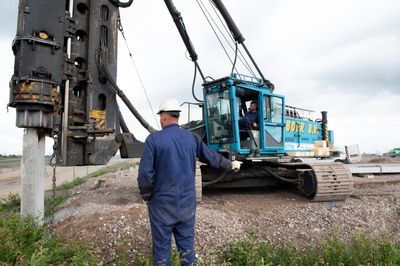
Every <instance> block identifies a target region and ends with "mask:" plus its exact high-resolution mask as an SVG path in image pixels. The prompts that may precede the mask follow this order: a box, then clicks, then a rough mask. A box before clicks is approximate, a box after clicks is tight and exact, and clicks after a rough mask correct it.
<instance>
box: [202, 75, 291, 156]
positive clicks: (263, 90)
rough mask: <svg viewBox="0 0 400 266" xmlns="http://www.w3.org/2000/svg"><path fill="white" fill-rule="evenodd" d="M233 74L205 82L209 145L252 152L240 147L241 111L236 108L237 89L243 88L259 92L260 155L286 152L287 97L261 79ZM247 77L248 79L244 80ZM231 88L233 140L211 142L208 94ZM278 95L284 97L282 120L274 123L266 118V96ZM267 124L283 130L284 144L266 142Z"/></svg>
mask: <svg viewBox="0 0 400 266" xmlns="http://www.w3.org/2000/svg"><path fill="white" fill-rule="evenodd" d="M238 77H239V76H238V75H232V76H230V77H226V78H223V79H220V80H217V81H215V82H212V83H211V84H205V87H204V94H203V95H204V108H203V110H204V118H205V125H206V136H207V143H208V146H209V147H210V148H211V149H213V150H215V151H218V152H226V153H236V154H242V155H248V154H251V153H252V151H251V150H250V149H242V148H241V147H240V136H239V122H238V121H239V112H238V110H237V109H236V107H237V106H238V105H237V104H238V103H237V101H236V93H235V92H236V89H237V88H242V89H245V90H252V91H255V92H257V93H258V103H259V112H258V115H259V121H263V122H260V125H259V131H260V149H259V154H260V155H281V154H284V153H285V152H286V151H285V130H284V129H285V122H286V121H285V97H284V96H282V95H278V94H274V93H271V91H270V89H269V87H268V86H267V85H264V84H262V82H261V81H260V80H257V79H254V78H250V79H251V80H248V78H249V77H245V76H240V78H238ZM242 78H245V79H246V80H243V79H242ZM224 90H229V101H230V107H231V119H232V121H233V123H232V127H233V128H232V130H233V137H234V138H233V142H231V143H224V144H211V143H210V141H209V140H210V136H209V129H208V115H207V98H206V97H207V95H208V94H212V93H217V92H220V91H224ZM265 96H270V97H277V98H280V99H282V114H281V117H282V121H281V123H272V122H266V121H265V120H264V114H265V110H263V106H264V97H265ZM265 125H270V126H275V127H279V128H280V130H281V135H282V142H281V143H282V145H281V146H267V143H265V142H266V141H265Z"/></svg>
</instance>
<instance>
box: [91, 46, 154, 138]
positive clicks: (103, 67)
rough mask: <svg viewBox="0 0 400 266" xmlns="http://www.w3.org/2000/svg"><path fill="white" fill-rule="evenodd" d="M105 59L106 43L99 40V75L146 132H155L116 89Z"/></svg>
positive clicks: (97, 59)
mask: <svg viewBox="0 0 400 266" xmlns="http://www.w3.org/2000/svg"><path fill="white" fill-rule="evenodd" d="M107 58H108V56H107V47H106V41H105V40H101V41H100V48H99V50H98V54H97V56H96V63H97V67H98V68H99V71H100V73H101V74H102V75H103V76H104V77H105V78H106V79H107V80H108V81H109V82H110V83H111V85H112V87H113V88H114V90H115V92H116V93H117V95H118V96H119V97H120V98H121V100H122V101H123V102H124V103H125V105H126V106H127V107H128V109H129V110H130V111H131V113H132V114H133V115H134V116H135V117H136V119H137V120H138V121H139V123H140V124H141V125H142V126H143V127H144V128H145V129H147V131H149V132H150V133H151V132H154V131H156V129H154V128H153V127H152V126H151V125H150V124H149V123H148V122H147V121H146V120H145V119H144V118H143V116H142V115H141V114H140V113H139V112H138V111H137V110H136V108H135V107H134V106H133V104H132V103H131V101H129V99H128V97H126V95H125V93H124V92H123V91H122V90H121V89H120V88H119V87H118V85H117V83H116V82H115V80H114V79H113V78H112V76H111V75H110V72H109V71H108V68H107Z"/></svg>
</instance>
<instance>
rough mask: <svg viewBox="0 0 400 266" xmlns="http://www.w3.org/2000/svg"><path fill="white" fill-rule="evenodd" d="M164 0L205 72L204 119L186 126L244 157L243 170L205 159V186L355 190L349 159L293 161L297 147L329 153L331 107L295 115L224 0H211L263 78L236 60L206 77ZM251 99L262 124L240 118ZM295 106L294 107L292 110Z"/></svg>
mask: <svg viewBox="0 0 400 266" xmlns="http://www.w3.org/2000/svg"><path fill="white" fill-rule="evenodd" d="M164 2H165V4H166V5H167V7H168V10H169V12H170V14H171V16H172V18H173V21H174V22H175V25H176V26H177V29H178V32H179V33H180V35H181V37H182V40H183V42H184V44H185V46H186V48H187V50H188V53H189V55H190V57H191V59H192V61H193V62H194V65H195V69H196V70H197V71H198V72H199V73H200V75H201V77H202V78H203V101H202V103H201V104H202V106H203V121H202V122H201V123H200V124H196V123H189V124H188V125H187V128H189V129H191V130H193V131H196V132H197V133H199V134H201V135H203V137H204V140H205V142H206V143H207V145H208V146H209V147H210V148H211V149H213V150H215V151H218V152H220V153H221V154H223V155H224V156H226V157H227V158H230V159H231V160H240V161H242V162H243V164H242V167H241V169H240V171H238V172H229V173H228V172H220V171H219V170H215V169H212V168H210V167H208V166H206V165H202V166H201V180H202V185H203V187H204V186H213V187H251V186H269V185H277V184H279V183H285V184H291V185H293V186H295V187H297V188H298V189H299V190H300V191H301V192H302V193H303V194H304V195H306V196H307V197H309V198H311V199H313V200H317V201H330V200H343V199H345V198H346V197H347V196H348V195H350V194H351V193H352V188H353V180H352V175H351V173H350V171H349V170H348V169H347V167H346V166H345V165H344V164H342V163H312V164H311V163H308V164H306V163H301V162H294V161H293V159H295V156H293V152H294V153H299V152H303V153H307V152H308V153H310V154H311V152H312V153H314V155H313V156H315V155H316V156H317V157H327V156H329V150H328V147H327V143H328V141H329V138H331V139H332V138H333V133H332V132H330V133H329V131H328V129H327V119H326V112H325V113H323V117H322V119H321V121H310V120H309V119H307V118H304V117H301V116H296V112H295V110H293V108H290V107H288V108H286V106H285V97H284V96H282V95H279V94H275V93H274V85H273V84H272V83H271V82H270V81H269V80H267V79H266V78H265V77H264V75H263V73H262V72H261V70H260V68H259V67H258V65H257V64H256V62H255V60H254V58H253V57H252V56H251V54H250V52H249V50H248V49H247V47H246V45H245V44H244V40H245V39H244V37H243V35H242V34H241V33H240V31H239V29H238V28H237V26H236V24H235V23H234V21H233V19H232V17H231V16H230V14H229V12H228V11H227V9H226V8H225V6H224V4H223V3H222V1H221V0H212V1H210V2H211V3H212V5H213V6H214V7H215V8H216V9H217V10H218V11H219V12H220V14H221V16H222V17H223V19H224V20H225V23H226V25H227V27H228V28H229V31H230V33H231V35H232V39H234V40H235V45H236V58H235V62H236V59H237V56H238V45H241V47H243V49H244V51H245V53H246V55H247V57H248V58H249V60H250V61H251V63H252V64H253V66H254V68H255V69H256V72H257V73H258V76H259V78H258V77H256V76H255V75H253V76H251V77H250V76H245V75H242V74H239V73H234V71H233V70H234V69H235V62H234V63H233V67H232V73H231V74H230V75H229V76H227V77H224V78H220V79H211V80H209V79H207V78H206V77H205V76H204V75H203V72H202V71H201V69H200V67H199V64H198V62H197V54H196V52H195V50H194V47H193V45H192V42H191V40H190V39H189V36H188V34H187V32H186V27H185V25H184V23H183V19H182V16H181V14H180V12H178V11H177V10H176V8H175V6H174V4H173V2H172V1H171V0H164ZM192 90H193V88H192ZM192 92H193V91H192ZM193 96H194V93H193ZM194 97H195V96H194ZM195 98H196V97H195ZM196 99H197V98H196ZM251 102H256V103H257V105H258V119H256V120H257V121H256V123H255V124H256V125H257V126H256V127H243V126H242V125H243V123H241V120H242V119H244V117H245V116H246V113H247V109H248V107H249V106H250V104H251ZM291 111H294V112H292V115H290V113H291ZM257 122H258V123H257ZM292 127H293V130H292ZM287 128H289V130H286V129H287ZM329 136H330V137H329ZM316 143H318V144H321V145H315V144H316ZM315 146H317V147H315Z"/></svg>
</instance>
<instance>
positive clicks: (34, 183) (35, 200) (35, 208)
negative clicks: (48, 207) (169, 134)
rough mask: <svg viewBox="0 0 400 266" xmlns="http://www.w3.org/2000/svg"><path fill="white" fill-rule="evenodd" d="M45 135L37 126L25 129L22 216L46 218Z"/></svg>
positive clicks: (37, 219)
mask: <svg viewBox="0 0 400 266" xmlns="http://www.w3.org/2000/svg"><path fill="white" fill-rule="evenodd" d="M45 139H46V137H45V135H44V134H43V133H42V132H40V130H38V129H36V128H26V129H24V137H23V150H22V161H21V217H29V216H31V217H33V218H34V219H35V220H36V222H37V223H38V224H43V218H44V159H45Z"/></svg>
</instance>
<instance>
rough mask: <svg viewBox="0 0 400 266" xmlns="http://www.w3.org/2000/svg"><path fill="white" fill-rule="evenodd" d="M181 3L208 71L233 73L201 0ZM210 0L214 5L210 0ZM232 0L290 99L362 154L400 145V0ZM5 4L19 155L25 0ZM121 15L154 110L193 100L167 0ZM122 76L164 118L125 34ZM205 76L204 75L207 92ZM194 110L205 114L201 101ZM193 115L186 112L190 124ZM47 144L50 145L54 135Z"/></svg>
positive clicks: (8, 140) (12, 143) (10, 143)
mask: <svg viewBox="0 0 400 266" xmlns="http://www.w3.org/2000/svg"><path fill="white" fill-rule="evenodd" d="M174 2H175V5H176V7H177V9H178V10H179V11H180V12H181V13H182V16H183V19H184V21H185V24H186V28H187V30H188V32H189V35H190V37H191V39H192V42H193V45H194V47H195V49H196V51H197V53H198V55H199V64H200V66H201V68H202V70H203V72H204V74H205V75H206V76H212V77H214V78H218V77H223V76H226V75H228V74H229V73H230V70H231V63H230V62H229V61H228V60H227V58H226V56H225V54H224V52H223V50H222V48H221V46H220V45H219V43H218V41H217V39H216V38H215V36H214V34H213V33H212V31H211V29H210V26H209V25H208V24H207V21H206V20H205V18H204V16H203V15H202V12H201V10H200V9H199V7H198V4H197V2H196V1H195V0H191V1H188V0H175V1H174ZM203 2H204V3H205V4H206V6H207V7H208V1H204V0H203ZM225 5H226V7H227V8H228V10H229V11H230V12H231V15H232V16H233V18H234V20H235V21H236V24H237V25H238V27H239V29H240V30H241V32H242V33H243V35H244V37H245V38H246V45H247V47H248V48H249V50H250V51H251V53H252V55H253V57H254V58H255V60H256V61H257V63H258V64H259V66H260V68H261V70H262V71H263V73H264V75H265V76H266V77H267V78H268V79H269V80H271V81H272V82H273V83H274V84H275V87H276V89H275V92H276V93H278V94H281V95H284V96H285V97H286V103H287V104H289V105H292V106H297V107H301V108H306V109H311V110H315V111H318V112H319V111H323V110H326V111H328V120H329V127H330V128H331V129H333V130H334V131H335V143H336V144H337V145H354V144H358V145H359V147H360V149H361V151H362V152H386V151H387V150H389V149H391V148H393V147H398V146H400V141H399V137H398V135H399V132H400V122H399V120H400V110H399V105H400V16H399V12H400V1H398V0H379V1H378V0H368V1H362V0H346V1H345V0H326V1H321V0H303V1H299V0H296V1H295V0H279V1H277V0H275V1H272V0H248V1H246V2H244V1H240V0H229V1H225ZM0 8H1V10H2V16H1V17H0V25H1V28H0V49H1V61H0V82H1V83H0V84H1V87H2V89H1V90H0V93H1V97H0V107H1V109H0V110H1V111H0V120H1V121H2V129H1V131H0V153H3V154H4V153H5V154H20V153H21V151H22V132H23V130H22V129H18V128H16V127H15V110H14V109H13V108H10V109H9V111H8V112H7V109H6V106H7V103H8V98H9V88H8V82H9V80H10V77H11V75H12V72H13V65H14V61H13V60H14V58H13V54H12V51H11V43H12V40H13V39H14V36H15V31H16V21H17V8H18V1H17V0H8V1H1V2H0ZM121 16H122V22H123V25H124V29H125V34H126V37H127V39H128V43H129V46H130V48H131V50H132V52H133V58H134V61H135V63H136V66H137V69H138V71H139V73H140V77H141V79H142V81H143V84H144V87H145V88H146V91H147V93H148V95H149V98H150V100H151V104H152V106H153V108H154V109H155V110H156V109H157V108H158V105H159V103H160V101H161V100H162V99H163V98H165V97H167V96H173V97H176V98H177V99H178V100H179V101H180V102H184V101H194V100H193V97H192V95H191V83H192V78H193V64H192V63H191V62H190V61H189V60H188V59H187V53H186V50H185V48H184V46H183V44H182V41H181V39H180V37H179V35H178V33H177V31H176V28H175V25H174V23H173V21H172V19H171V18H170V16H169V13H168V11H167V8H166V7H165V4H164V1H162V0H158V1H154V0H152V1H144V0H135V1H134V3H133V5H132V6H131V7H130V8H128V9H124V10H122V11H121ZM49 23H51V22H49ZM118 84H119V85H120V87H121V88H122V89H123V90H124V92H125V93H126V94H127V95H128V97H129V98H130V99H131V101H132V102H133V104H134V105H135V106H136V107H137V108H138V109H139V111H140V112H141V113H142V114H143V115H144V116H145V118H146V119H147V120H148V121H149V122H150V123H151V124H153V125H154V126H155V124H156V122H155V118H154V115H153V114H152V113H151V111H150V108H149V105H148V104H147V101H146V97H145V94H144V92H143V89H142V86H141V85H140V82H139V77H138V76H137V75H136V71H135V69H134V67H133V65H132V62H131V61H130V58H129V56H128V52H127V49H126V46H125V43H124V42H123V40H122V39H121V38H120V49H119V64H118ZM200 84H201V81H200V79H198V80H197V86H196V94H197V95H198V96H199V97H200V96H201V95H200V93H201V86H200ZM121 105H122V104H121ZM122 111H123V113H124V116H125V119H126V120H127V123H128V126H129V127H130V129H131V131H132V132H133V133H134V134H135V135H136V137H138V138H139V139H141V140H144V139H145V137H146V136H147V133H146V131H145V130H144V129H142V128H141V126H140V125H139V123H138V122H137V121H135V119H134V118H133V116H132V115H131V114H130V113H129V112H128V111H127V109H126V108H122ZM192 115H194V117H193V118H199V117H200V114H199V111H198V110H195V109H193V110H192ZM186 120H187V114H186V112H184V114H183V121H182V122H186ZM47 143H48V145H47V146H48V148H47V151H48V153H50V146H51V141H50V140H48V141H47Z"/></svg>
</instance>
